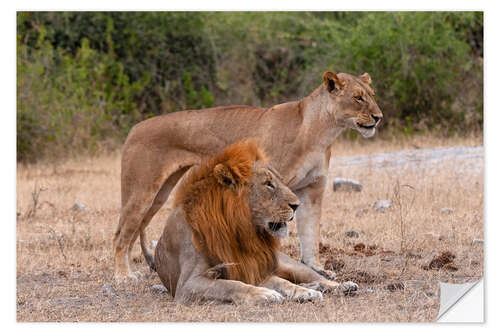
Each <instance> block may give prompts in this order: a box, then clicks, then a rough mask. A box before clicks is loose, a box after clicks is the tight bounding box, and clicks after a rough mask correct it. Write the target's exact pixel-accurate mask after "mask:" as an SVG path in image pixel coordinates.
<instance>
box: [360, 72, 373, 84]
mask: <svg viewBox="0 0 500 333" xmlns="http://www.w3.org/2000/svg"><path fill="white" fill-rule="evenodd" d="M359 78H360V79H361V80H362V81H363V82H364V83H366V84H371V83H372V78H371V76H370V74H368V73H365V74H363V75H360V76H359Z"/></svg>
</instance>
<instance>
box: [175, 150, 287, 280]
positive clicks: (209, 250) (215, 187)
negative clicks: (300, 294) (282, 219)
mask: <svg viewBox="0 0 500 333" xmlns="http://www.w3.org/2000/svg"><path fill="white" fill-rule="evenodd" d="M258 160H266V157H265V155H264V153H263V152H261V151H260V150H259V148H258V145H257V143H256V142H255V141H254V140H245V141H241V142H237V143H235V144H233V145H231V146H229V147H228V148H226V149H225V150H224V151H223V152H222V153H221V154H219V155H217V156H216V157H214V158H211V159H208V160H206V161H204V162H202V163H201V165H200V166H199V167H197V168H196V169H194V170H192V172H190V174H189V175H187V177H186V179H185V180H184V181H183V182H182V184H180V188H179V190H178V192H177V195H176V199H175V202H176V205H177V204H180V205H181V206H182V208H183V211H184V216H185V219H186V221H187V223H188V225H189V226H190V227H191V230H192V234H193V243H194V245H195V247H196V248H197V250H198V251H199V252H200V253H202V254H203V255H205V256H206V258H207V259H208V260H209V262H210V264H213V265H220V264H222V265H221V266H222V267H224V269H223V270H222V271H223V273H222V275H223V277H224V278H227V279H231V280H238V281H242V282H244V283H249V284H253V285H258V284H260V283H261V282H263V281H264V280H265V279H266V278H267V277H268V276H269V275H270V274H271V273H272V272H273V271H274V270H275V269H276V267H277V250H278V247H279V241H278V240H277V239H275V238H274V237H272V236H271V235H269V234H268V233H267V232H266V231H264V230H257V228H256V227H255V226H254V224H253V223H252V221H251V213H250V208H249V202H248V198H249V192H250V182H249V181H250V176H251V172H252V166H253V164H254V163H255V162H256V161H258ZM219 164H222V165H223V166H225V167H226V169H227V170H229V171H230V172H231V175H230V177H231V178H232V179H233V181H234V183H233V184H232V185H233V186H232V187H231V186H228V184H225V183H224V182H221V181H220V178H217V175H216V172H215V171H214V170H215V169H217V168H216V166H217V165H219Z"/></svg>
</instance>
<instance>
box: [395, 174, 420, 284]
mask: <svg viewBox="0 0 500 333" xmlns="http://www.w3.org/2000/svg"><path fill="white" fill-rule="evenodd" d="M402 188H408V189H410V190H412V193H413V196H412V199H411V200H410V201H409V202H408V200H405V198H403V194H402ZM415 198H416V194H415V188H414V187H413V186H411V185H408V184H403V185H401V184H400V183H399V179H398V180H397V181H396V185H395V186H394V195H393V202H394V204H395V206H396V207H397V212H398V222H399V234H400V239H401V242H400V253H401V255H403V256H404V257H405V264H404V266H403V267H402V269H401V274H400V275H403V273H404V272H405V271H406V269H407V266H408V257H407V256H405V255H404V254H405V253H406V252H407V248H406V245H407V244H406V223H405V220H406V217H407V216H408V213H409V212H410V211H411V208H412V207H413V204H414V202H415Z"/></svg>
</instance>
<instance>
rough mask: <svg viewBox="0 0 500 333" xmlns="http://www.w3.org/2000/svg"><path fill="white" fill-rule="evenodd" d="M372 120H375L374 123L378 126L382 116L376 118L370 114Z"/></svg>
mask: <svg viewBox="0 0 500 333" xmlns="http://www.w3.org/2000/svg"><path fill="white" fill-rule="evenodd" d="M372 118H373V120H375V123H376V124H378V123H379V122H380V120H381V119H382V116H376V115H374V114H372Z"/></svg>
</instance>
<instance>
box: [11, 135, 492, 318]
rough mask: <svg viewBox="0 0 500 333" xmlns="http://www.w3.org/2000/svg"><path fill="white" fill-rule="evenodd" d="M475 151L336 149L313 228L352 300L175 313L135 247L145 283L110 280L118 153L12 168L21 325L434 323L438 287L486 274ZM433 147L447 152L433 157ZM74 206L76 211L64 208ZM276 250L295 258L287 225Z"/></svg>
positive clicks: (479, 151)
mask: <svg viewBox="0 0 500 333" xmlns="http://www.w3.org/2000/svg"><path fill="white" fill-rule="evenodd" d="M481 144H482V143H481V142H480V140H472V141H460V142H457V141H453V142H445V143H444V144H443V143H442V142H436V140H434V141H433V140H421V141H419V142H416V143H415V142H413V143H412V142H405V143H401V142H392V143H383V142H378V143H377V142H376V141H375V142H369V141H367V143H366V144H364V145H361V144H352V143H345V142H344V143H342V142H340V143H338V144H336V145H335V146H334V147H333V158H332V163H331V168H330V178H331V180H330V185H331V186H329V188H328V191H327V193H326V197H325V200H324V206H323V217H322V221H321V234H322V236H321V237H322V238H321V249H320V253H321V260H322V263H323V264H324V265H325V267H326V268H328V269H331V270H334V271H335V272H336V274H337V280H340V281H347V280H352V281H356V282H358V283H359V285H360V291H359V292H358V293H357V294H355V295H353V296H334V295H325V297H324V300H323V301H322V302H319V303H304V304H298V303H293V302H285V303H284V304H282V305H268V306H264V305H262V306H248V305H240V306H236V305H232V304H216V303H211V304H200V305H190V306H184V305H178V304H175V303H174V302H173V300H172V297H171V296H170V295H169V294H168V293H163V292H160V291H156V290H155V288H152V287H153V286H154V285H158V284H161V282H160V280H159V279H158V278H157V276H156V275H155V273H151V272H150V271H149V269H148V268H147V267H146V264H145V262H144V260H143V259H142V256H141V252H140V248H139V246H138V245H137V246H136V248H135V249H134V255H133V260H134V262H135V263H134V266H135V267H134V268H135V269H136V270H139V271H140V272H141V273H142V275H143V277H142V279H141V280H140V281H139V282H138V283H136V284H125V285H116V284H115V283H114V282H113V279H112V277H113V257H112V251H111V248H112V246H111V238H112V234H113V232H114V229H115V227H116V224H117V222H118V216H119V210H120V205H119V202H120V194H119V193H120V183H119V174H120V156H119V154H118V153H116V154H111V155H107V156H102V157H99V158H80V159H72V160H68V161H65V162H63V163H61V162H58V163H39V164H37V165H32V166H23V165H19V166H18V172H17V212H18V213H17V215H18V216H17V258H16V260H17V320H18V321H236V322H238V321H271V322H282V321H292V322H297V321H299V322H303V321H322V322H325V321H334V322H337V321H348V322H350V321H355V322H361V321H405V322H406V321H434V320H435V319H436V316H437V314H438V311H439V281H444V282H451V283H462V282H472V281H476V280H477V279H478V278H479V277H481V276H482V275H483V243H482V242H481V240H482V239H483V200H484V191H483V163H484V162H483V160H484V157H483V148H482V147H481ZM438 145H439V146H448V147H446V148H432V147H433V146H438ZM454 145H455V146H456V145H463V146H468V147H453V146H454ZM471 146H478V147H471ZM401 149H404V150H403V151H401ZM334 177H344V178H352V179H355V180H358V181H360V182H361V183H362V185H363V189H362V191H361V192H339V191H337V192H334V191H333V185H332V182H333V178H334ZM377 200H391V201H392V203H391V207H390V208H386V209H379V210H375V209H374V208H373V206H374V203H375V201H377ZM35 202H36V205H35ZM75 203H80V204H81V205H83V207H80V208H78V207H74V208H72V207H73V206H74V205H75ZM168 206H169V205H168V204H167V205H166V207H163V208H162V210H161V211H160V212H159V213H158V214H157V216H156V217H155V218H154V219H153V221H152V222H151V224H150V226H149V228H148V235H149V238H150V239H157V238H158V237H159V236H160V233H161V231H162V227H163V222H164V221H165V220H166V217H167V216H168V211H169V207H168ZM35 207H36V209H35ZM282 248H283V250H284V251H285V252H287V253H289V254H290V255H292V256H295V257H297V256H298V253H299V248H298V239H297V234H296V232H295V230H294V229H293V228H292V232H291V237H289V238H288V239H287V240H285V241H284V242H282ZM108 284H110V285H108Z"/></svg>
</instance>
